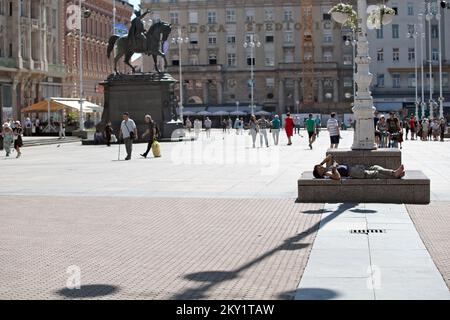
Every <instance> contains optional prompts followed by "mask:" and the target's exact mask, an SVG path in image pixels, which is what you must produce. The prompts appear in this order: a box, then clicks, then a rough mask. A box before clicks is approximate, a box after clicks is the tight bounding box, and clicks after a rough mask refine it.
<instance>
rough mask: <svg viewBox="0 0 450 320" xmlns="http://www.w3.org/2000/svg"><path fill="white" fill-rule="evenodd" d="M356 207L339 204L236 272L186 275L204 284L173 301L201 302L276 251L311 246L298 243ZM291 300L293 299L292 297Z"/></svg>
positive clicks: (180, 294)
mask: <svg viewBox="0 0 450 320" xmlns="http://www.w3.org/2000/svg"><path fill="white" fill-rule="evenodd" d="M356 206H358V204H349V203H347V204H341V205H339V207H338V208H337V210H336V211H334V212H333V213H332V214H330V215H328V216H327V217H326V218H325V219H322V220H321V221H319V222H317V223H316V224H314V225H313V226H311V227H310V228H308V229H307V230H305V231H303V232H302V233H300V234H298V235H295V236H293V237H290V238H288V239H286V240H284V242H283V243H282V244H280V245H279V246H278V247H275V248H273V249H272V250H270V251H268V252H267V253H265V254H263V255H261V256H259V257H257V258H256V259H254V260H252V261H249V262H248V263H246V264H244V265H242V266H241V267H239V268H237V269H236V270H230V271H219V270H217V271H203V272H198V273H191V274H188V275H185V276H184V278H185V279H187V280H191V281H197V282H204V284H203V285H200V286H199V287H197V288H189V289H186V290H184V291H183V292H180V293H177V294H176V295H174V296H173V297H172V299H174V300H199V299H200V300H201V299H207V298H208V297H207V293H208V291H209V290H211V289H212V288H214V287H215V286H218V285H219V284H221V283H223V282H226V281H230V280H233V279H236V278H238V277H239V274H240V273H241V272H243V271H245V270H247V269H249V268H251V267H252V266H254V265H256V264H258V263H260V262H261V261H263V260H264V259H266V258H268V257H270V256H271V255H273V254H275V253H276V252H278V251H285V250H291V251H293V250H301V249H305V248H307V247H309V246H310V245H311V244H305V243H298V242H300V241H301V240H303V239H304V238H306V237H307V236H309V235H311V234H313V233H314V232H316V231H317V230H318V229H319V228H320V226H324V225H326V224H327V223H329V222H330V221H332V220H333V219H335V218H337V217H338V216H339V215H340V214H341V213H343V212H345V211H347V210H350V209H352V208H354V207H356ZM322 213H323V210H318V214H322ZM292 299H293V297H292Z"/></svg>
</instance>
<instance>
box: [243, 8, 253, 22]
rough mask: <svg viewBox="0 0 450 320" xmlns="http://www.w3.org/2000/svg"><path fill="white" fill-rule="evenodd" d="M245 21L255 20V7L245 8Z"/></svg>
mask: <svg viewBox="0 0 450 320" xmlns="http://www.w3.org/2000/svg"><path fill="white" fill-rule="evenodd" d="M245 21H246V22H254V21H255V9H253V8H247V9H246V10H245Z"/></svg>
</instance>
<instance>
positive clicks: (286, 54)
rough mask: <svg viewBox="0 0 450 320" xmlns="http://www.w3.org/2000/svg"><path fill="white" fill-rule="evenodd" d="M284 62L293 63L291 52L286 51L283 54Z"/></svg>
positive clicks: (292, 53)
mask: <svg viewBox="0 0 450 320" xmlns="http://www.w3.org/2000/svg"><path fill="white" fill-rule="evenodd" d="M284 62H285V63H293V62H294V52H293V51H292V50H286V51H285V52H284Z"/></svg>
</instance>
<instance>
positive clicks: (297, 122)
mask: <svg viewBox="0 0 450 320" xmlns="http://www.w3.org/2000/svg"><path fill="white" fill-rule="evenodd" d="M301 122H302V120H301V119H300V117H299V116H295V117H294V134H298V135H300V129H301Z"/></svg>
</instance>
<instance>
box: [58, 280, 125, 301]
mask: <svg viewBox="0 0 450 320" xmlns="http://www.w3.org/2000/svg"><path fill="white" fill-rule="evenodd" d="M119 290H120V288H119V287H116V286H111V285H105V284H91V285H86V286H81V288H80V289H68V288H64V289H60V290H58V291H56V294H58V295H60V296H62V297H65V298H71V299H80V298H100V297H104V296H109V295H112V294H114V293H116V292H118V291H119Z"/></svg>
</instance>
